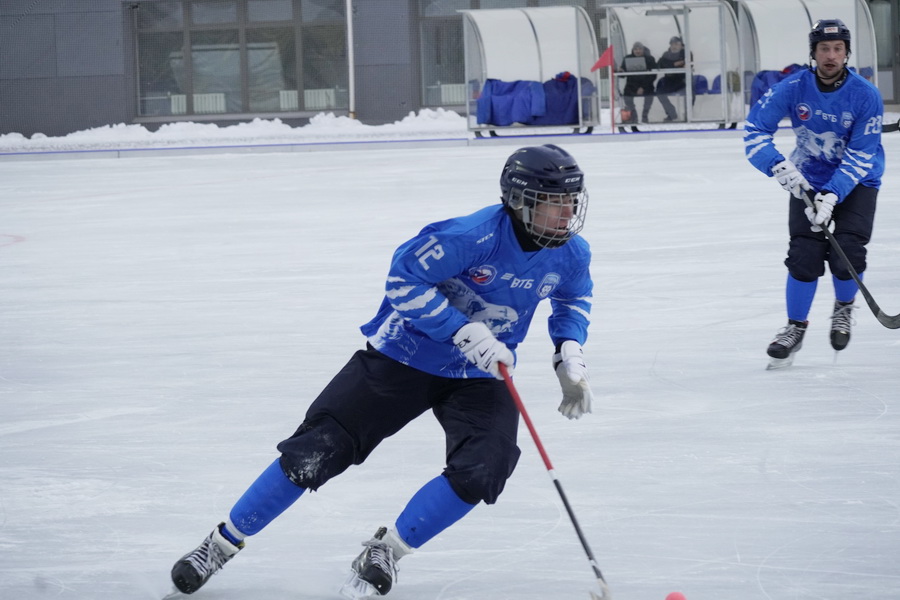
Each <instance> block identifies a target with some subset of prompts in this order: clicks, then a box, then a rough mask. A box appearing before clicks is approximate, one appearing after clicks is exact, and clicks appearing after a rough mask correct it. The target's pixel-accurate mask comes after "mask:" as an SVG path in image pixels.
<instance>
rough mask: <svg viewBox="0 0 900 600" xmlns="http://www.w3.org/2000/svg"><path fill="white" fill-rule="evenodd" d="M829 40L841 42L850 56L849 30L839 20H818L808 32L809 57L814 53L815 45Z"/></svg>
mask: <svg viewBox="0 0 900 600" xmlns="http://www.w3.org/2000/svg"><path fill="white" fill-rule="evenodd" d="M829 40H843V41H844V44H846V45H847V56H850V29H849V28H848V27H847V26H846V25H844V22H843V21H841V20H840V19H819V20H818V21H816V23H815V25H813V27H812V29H811V30H810V31H809V57H810V58H812V57H813V55H814V54H815V53H816V44H818V43H819V42H825V41H829Z"/></svg>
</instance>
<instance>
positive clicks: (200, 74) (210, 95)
mask: <svg viewBox="0 0 900 600" xmlns="http://www.w3.org/2000/svg"><path fill="white" fill-rule="evenodd" d="M191 68H192V75H193V82H194V113H196V114H201V113H220V112H241V111H242V109H243V107H242V106H241V52H240V46H239V45H238V32H237V30H235V29H228V30H218V31H195V32H193V33H192V34H191Z"/></svg>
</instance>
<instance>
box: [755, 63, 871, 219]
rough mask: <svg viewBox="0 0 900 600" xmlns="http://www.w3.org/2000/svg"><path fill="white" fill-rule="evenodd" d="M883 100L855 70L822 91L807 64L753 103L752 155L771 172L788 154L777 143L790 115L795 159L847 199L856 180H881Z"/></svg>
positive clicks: (817, 185) (819, 185) (812, 178)
mask: <svg viewBox="0 0 900 600" xmlns="http://www.w3.org/2000/svg"><path fill="white" fill-rule="evenodd" d="M883 113H884V105H883V103H882V100H881V94H880V93H879V91H878V88H876V87H875V86H874V85H872V84H871V83H869V82H868V81H866V80H865V79H864V78H863V77H861V76H859V75H857V74H856V73H854V72H852V71H850V73H849V74H848V75H847V79H846V80H845V81H844V83H843V84H842V85H841V86H840V87H838V88H837V89H836V90H834V91H832V92H821V91H819V88H818V86H817V85H816V74H815V73H814V72H813V71H811V70H809V69H802V70H800V71H797V72H796V73H794V74H793V75H790V76H788V77H787V78H786V79H783V80H782V81H780V82H779V83H777V84H776V85H774V86H773V87H772V88H770V89H769V91H767V92H766V94H765V95H764V96H763V97H762V98H760V99H759V101H757V103H756V104H755V105H754V106H753V108H751V109H750V114H749V115H748V116H747V124H746V125H745V127H744V131H745V134H744V146H745V147H744V151H745V152H746V154H747V158H748V160H749V161H750V162H751V163H752V164H753V166H755V167H756V168H757V169H759V170H760V171H762V172H763V173H765V174H766V175H770V176H771V175H772V167H773V166H774V165H776V164H778V163H779V162H781V161H782V160H784V157H783V156H782V155H781V153H780V152H779V151H778V150H777V149H776V148H775V144H774V141H773V136H774V134H775V131H776V130H777V129H778V123H779V121H781V119H782V118H784V117H785V116H788V115H790V118H791V125H792V127H793V129H794V134H795V135H796V136H797V146H796V147H795V148H794V151H793V152H792V153H791V157H790V158H791V162H793V163H794V164H795V165H796V166H797V168H798V169H799V170H800V172H801V173H803V176H804V177H806V180H807V181H808V182H809V184H810V185H811V186H812V188H813V189H814V190H816V191H821V190H827V191H829V192H834V193H835V194H836V195H837V197H838V201H839V202H840V201H842V200H843V199H844V198H846V197H847V194H849V193H850V191H851V190H852V189H853V188H854V187H856V186H857V185H864V186H866V187H871V188H876V189H877V188H879V187H880V186H881V175H882V173H884V149H883V148H882V147H881V120H882V118H883Z"/></svg>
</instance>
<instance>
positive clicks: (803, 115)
mask: <svg viewBox="0 0 900 600" xmlns="http://www.w3.org/2000/svg"><path fill="white" fill-rule="evenodd" d="M811 116H812V109H811V108H810V107H809V104H798V105H797V118H798V119H800V120H801V121H809V118H810V117H811Z"/></svg>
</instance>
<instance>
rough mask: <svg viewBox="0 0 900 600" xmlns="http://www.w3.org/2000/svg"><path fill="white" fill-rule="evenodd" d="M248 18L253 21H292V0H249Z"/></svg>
mask: <svg viewBox="0 0 900 600" xmlns="http://www.w3.org/2000/svg"><path fill="white" fill-rule="evenodd" d="M247 18H248V19H249V20H250V21H251V22H254V21H290V20H291V19H293V18H294V3H293V1H292V0H247Z"/></svg>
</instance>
